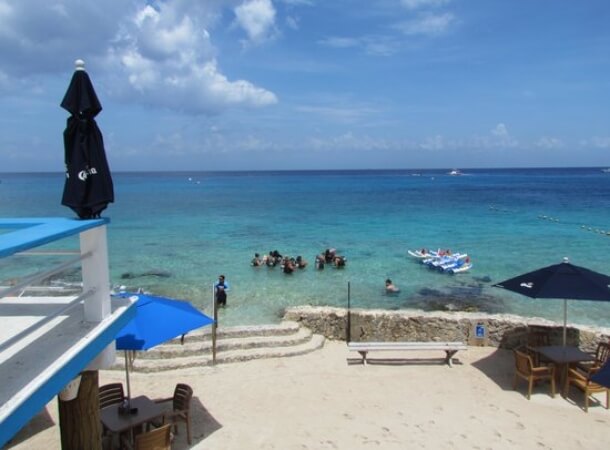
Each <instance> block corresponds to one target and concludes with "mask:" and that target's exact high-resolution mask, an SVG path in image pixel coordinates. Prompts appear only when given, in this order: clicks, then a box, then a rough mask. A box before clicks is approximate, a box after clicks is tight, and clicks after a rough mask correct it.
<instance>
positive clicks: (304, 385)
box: [11, 342, 610, 449]
mask: <svg viewBox="0 0 610 450" xmlns="http://www.w3.org/2000/svg"><path fill="white" fill-rule="evenodd" d="M440 353H442V352H440ZM356 356H357V354H356V355H354V354H350V353H349V352H348V351H347V349H346V345H345V343H344V342H327V344H326V346H325V348H324V349H322V350H319V351H316V352H314V353H310V354H308V355H304V356H298V357H292V358H283V359H269V360H260V361H251V362H246V363H236V364H225V365H220V366H217V367H212V368H200V369H188V370H180V371H172V372H165V373H158V374H138V373H135V374H133V375H132V378H131V379H132V392H133V395H141V394H146V395H149V396H151V397H168V396H171V394H172V392H173V387H174V385H175V383H176V382H184V383H188V384H190V385H191V386H192V387H193V389H194V391H195V398H194V400H193V404H192V408H193V430H194V441H193V446H192V448H200V449H209V448H214V449H327V448H330V449H335V448H337V449H361V448H362V449H366V448H379V449H394V448H395V449H405V448H430V449H438V448H490V449H491V448H493V449H503V448H539V449H542V448H553V449H574V448H586V449H602V448H603V449H607V448H608V446H609V445H610V411H609V410H606V409H605V408H604V407H603V406H600V405H598V404H594V405H593V406H592V407H590V409H589V413H588V414H587V413H585V412H584V411H583V410H582V408H581V407H582V404H583V395H582V392H580V391H578V390H576V389H575V388H573V390H572V393H571V395H570V396H569V399H568V400H566V399H564V398H562V397H561V396H560V395H557V396H556V397H555V398H554V399H553V398H551V397H550V395H549V388H548V385H547V384H544V383H542V384H540V385H539V386H537V387H536V388H535V390H534V394H533V396H532V399H531V400H529V401H528V400H527V398H526V397H525V395H524V394H525V390H526V383H525V382H524V381H522V382H521V383H520V384H519V386H518V388H519V390H518V391H513V390H512V377H513V357H512V353H511V352H508V351H505V350H497V349H494V348H469V349H468V351H466V352H460V353H458V354H457V357H458V359H459V360H460V362H459V363H457V364H455V365H454V367H453V368H450V367H448V366H445V365H441V364H440V359H441V356H443V355H441V354H439V352H431V353H425V352H422V353H420V352H409V353H397V354H387V353H385V352H383V353H377V354H373V353H371V354H370V356H371V357H372V358H384V359H385V358H386V357H390V356H392V357H407V358H408V359H407V360H403V361H396V360H395V361H393V364H389V363H388V364H374V365H373V364H371V365H368V366H362V365H360V364H348V358H349V359H351V358H355V357H356ZM424 357H431V358H437V359H435V360H426V361H422V360H421V358H424ZM110 381H124V374H123V373H121V372H114V371H103V372H100V384H103V383H107V382H110ZM597 398H600V399H602V403H603V404H605V396H601V395H600V396H598V397H597ZM51 421H52V422H51ZM57 422H58V420H57V405H56V403H55V401H53V402H52V403H50V404H49V405H48V406H47V409H46V413H45V414H43V415H42V416H40V417H38V418H37V419H36V421H33V423H32V424H31V425H30V426H28V427H26V428H27V429H26V430H24V433H22V434H21V435H20V436H19V439H24V438H25V436H26V435H27V436H28V437H27V439H26V440H21V441H20V442H19V443H17V444H16V445H14V446H13V447H11V448H16V449H49V448H60V445H59V430H58V427H57V425H56V424H57ZM45 427H46V428H45ZM37 428H38V429H40V428H43V429H42V431H40V432H38V433H36V434H32V433H33V432H34V431H35V430H36V429H37ZM185 434H186V433H185V432H184V428H183V427H181V428H180V432H179V434H178V436H177V437H176V440H175V442H174V446H173V448H174V449H185V448H189V446H188V445H187V444H186V439H185V437H186V436H185Z"/></svg>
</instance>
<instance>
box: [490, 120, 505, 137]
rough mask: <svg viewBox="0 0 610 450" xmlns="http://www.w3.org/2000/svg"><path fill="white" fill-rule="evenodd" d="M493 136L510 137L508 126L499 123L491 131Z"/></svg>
mask: <svg viewBox="0 0 610 450" xmlns="http://www.w3.org/2000/svg"><path fill="white" fill-rule="evenodd" d="M491 134H493V135H494V136H496V137H499V138H506V137H508V129H507V128H506V125H504V124H503V123H499V124H498V125H496V126H495V127H494V128H493V129H492V130H491Z"/></svg>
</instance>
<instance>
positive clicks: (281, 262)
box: [250, 250, 307, 273]
mask: <svg viewBox="0 0 610 450" xmlns="http://www.w3.org/2000/svg"><path fill="white" fill-rule="evenodd" d="M250 264H251V265H252V266H254V267H259V266H267V267H275V266H280V267H281V268H282V271H283V272H284V273H292V272H294V271H295V270H296V269H304V268H305V267H307V261H306V260H305V259H304V258H303V257H302V256H301V255H299V256H297V257H296V258H293V257H291V256H282V254H281V253H280V252H278V251H277V250H272V251H270V252H269V254H268V255H263V256H262V257H261V256H260V254H258V253H255V254H254V258H252V261H251V262H250Z"/></svg>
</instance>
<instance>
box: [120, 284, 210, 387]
mask: <svg viewBox="0 0 610 450" xmlns="http://www.w3.org/2000/svg"><path fill="white" fill-rule="evenodd" d="M119 296H120V297H130V298H132V297H136V298H137V300H136V316H135V317H134V318H133V319H132V320H131V321H130V322H129V323H128V324H127V325H126V326H125V328H123V329H122V330H121V331H120V332H119V334H117V337H116V348H117V350H125V370H126V371H127V397H128V398H130V397H131V392H130V386H129V370H128V364H127V351H128V350H132V351H135V350H148V349H149V348H152V347H154V346H156V345H159V344H162V343H163V342H166V341H169V340H170V339H173V338H175V337H178V336H181V335H183V334H185V333H188V332H189V331H192V330H195V329H197V328H200V327H203V326H206V325H210V324H212V323H214V319H212V318H210V317H208V316H206V315H205V314H203V313H202V312H201V311H199V310H198V309H197V308H195V307H194V306H193V305H192V304H190V303H189V302H187V301H182V300H173V299H169V298H165V297H157V296H154V295H147V294H134V293H126V292H122V293H121V294H119Z"/></svg>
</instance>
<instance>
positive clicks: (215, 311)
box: [212, 284, 218, 364]
mask: <svg viewBox="0 0 610 450" xmlns="http://www.w3.org/2000/svg"><path fill="white" fill-rule="evenodd" d="M212 313H213V314H212V317H213V319H214V323H213V324H212V362H213V363H214V364H216V327H217V326H218V303H217V302H216V290H215V289H214V285H213V284H212Z"/></svg>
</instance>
